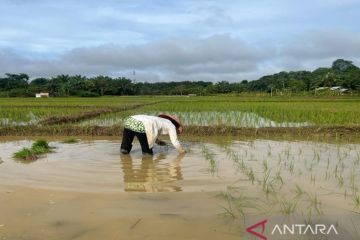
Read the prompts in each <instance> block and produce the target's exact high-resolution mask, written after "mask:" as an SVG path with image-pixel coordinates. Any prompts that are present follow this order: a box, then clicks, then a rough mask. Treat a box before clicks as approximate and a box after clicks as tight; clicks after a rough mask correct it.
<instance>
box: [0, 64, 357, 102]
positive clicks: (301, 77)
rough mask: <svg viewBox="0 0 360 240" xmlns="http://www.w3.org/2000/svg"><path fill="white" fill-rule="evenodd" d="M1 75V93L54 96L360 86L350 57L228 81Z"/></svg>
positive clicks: (294, 90)
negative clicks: (310, 67) (305, 68)
mask: <svg viewBox="0 0 360 240" xmlns="http://www.w3.org/2000/svg"><path fill="white" fill-rule="evenodd" d="M5 75H6V77H4V78H0V97H33V96H35V93H38V92H49V93H50V96H53V97H66V96H80V97H97V96H104V95H114V96H122V95H187V94H197V95H211V94H224V93H244V92H268V93H271V94H284V93H309V92H311V93H314V92H315V91H314V90H315V89H317V88H320V87H334V86H340V87H342V88H345V89H348V90H349V91H352V92H354V91H356V92H359V90H360V68H359V67H357V66H355V65H354V64H353V63H352V62H351V61H347V60H343V59H338V60H336V61H334V62H333V64H332V66H331V68H318V69H316V70H314V71H313V72H311V71H291V72H279V73H276V74H273V75H268V76H263V77H261V78H259V79H258V80H254V81H248V80H239V82H235V83H229V82H227V81H221V82H217V83H212V82H204V81H183V82H156V83H148V82H134V81H132V80H131V79H128V78H124V77H120V78H111V77H107V76H97V77H91V78H89V77H85V76H81V75H76V76H69V75H59V76H56V77H52V78H36V79H33V80H32V81H30V80H29V76H28V75H27V74H25V73H20V74H11V73H6V74H5Z"/></svg>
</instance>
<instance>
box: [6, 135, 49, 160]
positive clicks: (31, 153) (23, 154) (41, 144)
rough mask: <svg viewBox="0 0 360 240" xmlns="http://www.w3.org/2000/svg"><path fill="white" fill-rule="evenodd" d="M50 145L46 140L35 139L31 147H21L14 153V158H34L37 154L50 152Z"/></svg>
mask: <svg viewBox="0 0 360 240" xmlns="http://www.w3.org/2000/svg"><path fill="white" fill-rule="evenodd" d="M51 149H52V147H50V146H49V144H48V143H47V142H46V140H43V139H39V140H36V141H35V142H34V143H33V144H32V146H31V148H30V149H29V148H23V149H21V150H20V151H18V152H16V153H14V155H13V156H14V158H16V159H22V160H36V159H37V158H38V157H39V155H43V154H46V153H49V152H51Z"/></svg>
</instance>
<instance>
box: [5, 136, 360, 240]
mask: <svg viewBox="0 0 360 240" xmlns="http://www.w3.org/2000/svg"><path fill="white" fill-rule="evenodd" d="M32 142H33V141H30V140H16V141H15V140H2V141H1V142H0V158H1V160H0V183H1V184H0V212H1V215H0V239H99V238H104V239H243V238H246V239H255V238H253V237H252V236H251V235H250V234H249V233H248V232H246V230H245V229H246V228H247V227H249V226H250V225H253V224H255V223H257V222H258V221H259V220H262V219H267V220H268V227H267V228H266V230H265V232H264V234H266V235H267V236H268V238H269V239H359V237H360V227H359V225H360V189H359V187H360V186H359V180H360V179H359V178H360V176H359V175H360V144H357V143H351V144H350V143H346V144H345V143H325V142H313V141H280V140H279V141H277V140H262V139H258V140H243V141H228V140H223V141H220V140H212V141H209V142H204V141H202V142H197V141H196V142H192V141H186V142H185V143H184V145H185V147H186V148H187V150H188V153H187V154H185V155H178V154H177V152H176V150H175V149H173V148H172V147H170V146H169V147H166V146H164V147H156V148H155V151H154V152H155V154H154V156H152V157H151V156H145V157H143V156H142V154H141V151H140V146H139V145H135V146H134V148H133V149H134V150H133V151H132V152H131V154H130V155H120V154H119V145H120V142H119V141H117V140H91V141H90V140H80V141H79V142H78V143H75V144H65V143H62V142H61V141H56V140H50V145H51V146H52V147H55V148H54V149H53V152H52V153H49V154H46V155H45V156H44V157H41V158H39V159H37V160H34V161H20V160H14V159H13V154H14V152H16V151H19V150H20V149H22V148H23V147H29V146H31V144H32ZM136 144H137V143H136ZM283 222H292V223H298V224H300V223H307V224H316V223H323V224H334V227H336V230H337V232H338V234H334V232H333V235H329V236H328V235H327V236H323V235H321V234H318V235H316V236H314V235H311V234H309V232H308V233H307V234H305V235H301V234H300V235H297V236H291V237H290V236H289V235H281V234H280V236H277V237H275V235H274V236H272V235H271V231H272V227H269V226H274V225H275V223H279V224H280V223H283ZM259 231H260V230H259ZM260 232H261V231H260ZM274 234H276V232H275V233H274ZM324 237H326V238H324Z"/></svg>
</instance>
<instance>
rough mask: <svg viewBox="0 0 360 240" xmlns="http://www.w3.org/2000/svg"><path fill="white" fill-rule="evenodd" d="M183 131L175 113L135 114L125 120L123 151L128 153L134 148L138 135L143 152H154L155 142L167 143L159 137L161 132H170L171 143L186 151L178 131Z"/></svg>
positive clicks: (164, 133)
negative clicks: (135, 138) (156, 114)
mask: <svg viewBox="0 0 360 240" xmlns="http://www.w3.org/2000/svg"><path fill="white" fill-rule="evenodd" d="M182 132H183V126H182V124H181V122H180V120H179V118H178V117H177V116H175V115H169V114H159V115H158V116H148V115H134V116H130V117H128V118H127V119H126V120H125V125H124V132H123V139H122V143H121V149H120V151H121V153H123V154H128V153H129V152H130V151H131V148H132V142H133V140H134V137H135V136H136V137H137V138H138V139H139V142H140V145H141V150H142V152H143V154H151V155H152V154H153V150H152V149H153V147H154V143H157V144H158V145H166V143H165V142H163V141H161V140H159V139H158V136H159V134H161V135H166V134H169V136H170V140H171V143H172V144H173V145H174V147H175V148H176V149H177V150H178V151H179V153H185V152H186V151H185V149H184V148H183V147H182V146H181V145H180V142H179V140H178V138H177V133H178V134H181V133H182Z"/></svg>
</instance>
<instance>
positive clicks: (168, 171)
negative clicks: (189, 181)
mask: <svg viewBox="0 0 360 240" xmlns="http://www.w3.org/2000/svg"><path fill="white" fill-rule="evenodd" d="M183 157H184V154H179V155H178V156H177V157H176V158H175V159H173V160H172V161H170V162H168V161H166V160H167V158H166V155H165V154H160V155H159V156H157V157H156V158H154V157H153V156H150V155H143V157H142V159H141V160H139V161H141V163H140V164H139V165H136V164H134V160H133V158H132V157H131V155H130V154H127V155H120V159H121V163H122V169H123V173H124V185H125V186H124V190H125V191H126V192H179V191H181V187H179V186H176V181H177V180H182V179H183V176H182V173H181V166H180V163H181V160H182V158H183ZM135 161H136V159H135Z"/></svg>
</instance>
